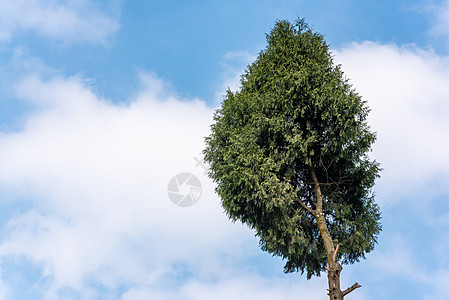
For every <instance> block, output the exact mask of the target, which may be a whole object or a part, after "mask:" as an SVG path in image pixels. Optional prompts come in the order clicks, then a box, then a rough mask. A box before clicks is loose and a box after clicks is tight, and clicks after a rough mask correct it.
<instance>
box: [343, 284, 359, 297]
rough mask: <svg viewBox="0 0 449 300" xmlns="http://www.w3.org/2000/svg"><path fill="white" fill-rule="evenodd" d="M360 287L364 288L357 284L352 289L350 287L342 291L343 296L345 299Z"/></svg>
mask: <svg viewBox="0 0 449 300" xmlns="http://www.w3.org/2000/svg"><path fill="white" fill-rule="evenodd" d="M359 287H362V286H361V285H360V284H358V283H357V282H356V283H354V284H353V285H352V286H351V287H349V288H347V289H346V290H344V291H342V292H341V294H342V295H343V297H344V296H346V295H347V294H349V293H350V292H352V291H353V290H355V289H356V288H359Z"/></svg>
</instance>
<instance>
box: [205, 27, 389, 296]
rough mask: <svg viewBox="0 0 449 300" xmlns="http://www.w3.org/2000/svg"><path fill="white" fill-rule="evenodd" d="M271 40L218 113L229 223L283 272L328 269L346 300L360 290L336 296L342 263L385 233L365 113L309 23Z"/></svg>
mask: <svg viewBox="0 0 449 300" xmlns="http://www.w3.org/2000/svg"><path fill="white" fill-rule="evenodd" d="M266 39H267V46H266V48H265V49H264V50H263V51H261V52H260V54H259V55H258V57H257V59H256V61H255V62H254V63H252V64H251V65H249V66H248V68H247V70H246V72H245V73H244V75H243V76H242V79H241V89H240V90H239V91H237V92H231V91H229V90H228V91H227V94H226V95H225V97H224V100H223V102H222V107H221V108H220V109H218V110H217V111H216V113H215V116H214V124H213V125H212V126H211V134H210V136H208V137H207V138H206V144H207V146H206V149H205V150H204V154H205V161H206V162H207V163H208V164H209V165H210V171H209V176H210V177H211V178H212V179H213V180H214V181H215V182H216V185H217V186H216V191H217V193H218V194H219V196H220V197H221V201H222V206H223V207H224V209H225V211H226V213H227V215H228V217H229V218H230V219H232V220H233V221H236V220H240V221H241V222H242V223H244V224H246V225H248V226H249V227H250V228H252V229H255V230H256V235H257V236H258V237H259V238H260V246H261V248H262V249H263V250H265V251H268V252H270V253H272V254H273V255H276V256H280V257H282V258H283V259H284V260H286V264H285V267H284V271H285V272H294V271H301V272H302V273H304V272H305V273H306V274H307V279H310V278H311V277H312V276H313V275H316V276H319V275H320V273H321V272H323V271H324V270H327V273H328V281H329V296H330V299H331V300H340V299H343V297H344V296H346V295H347V294H348V293H350V292H351V291H353V290H354V289H356V288H358V287H360V285H359V284H358V283H355V284H354V285H353V286H352V287H350V288H348V289H346V290H344V291H341V290H340V272H341V270H342V266H341V264H340V263H342V264H349V263H354V262H356V261H359V259H360V258H365V254H366V253H368V252H370V251H371V250H373V248H374V245H375V244H376V243H377V237H378V234H379V233H380V231H381V225H380V210H379V208H378V206H377V204H376V203H375V202H374V194H373V192H372V187H373V185H374V181H375V179H376V178H377V177H378V173H379V171H380V169H379V165H378V163H377V162H376V161H374V160H370V158H369V157H368V153H369V151H370V149H371V145H372V143H373V142H374V141H375V138H376V136H375V133H373V132H370V128H369V126H368V125H367V122H366V117H367V114H368V112H369V109H368V108H367V107H366V103H365V101H362V99H361V97H360V96H359V95H358V94H357V93H356V92H355V90H354V89H353V88H352V86H351V85H350V84H349V83H348V79H346V77H345V76H344V74H343V72H342V71H341V69H340V66H338V65H335V64H334V63H333V59H332V55H331V53H330V50H329V47H328V45H327V44H326V42H325V40H324V37H323V36H322V35H321V34H319V33H315V32H313V31H312V30H311V29H310V28H309V26H308V25H307V24H306V22H305V21H304V20H303V19H300V20H297V21H296V22H294V23H290V22H288V21H277V22H276V24H275V26H274V28H273V29H272V31H271V32H270V33H269V34H267V37H266Z"/></svg>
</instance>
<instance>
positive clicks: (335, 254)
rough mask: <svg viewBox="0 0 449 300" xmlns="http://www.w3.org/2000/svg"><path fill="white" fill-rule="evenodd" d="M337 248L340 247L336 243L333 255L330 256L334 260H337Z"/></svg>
mask: <svg viewBox="0 0 449 300" xmlns="http://www.w3.org/2000/svg"><path fill="white" fill-rule="evenodd" d="M338 249H340V244H337V248H336V249H335V252H334V256H332V259H333V260H334V262H335V261H337V254H338Z"/></svg>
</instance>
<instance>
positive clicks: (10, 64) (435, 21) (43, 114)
mask: <svg viewBox="0 0 449 300" xmlns="http://www.w3.org/2000/svg"><path fill="white" fill-rule="evenodd" d="M298 17H300V18H305V19H306V21H307V22H308V23H309V25H310V26H311V27H312V28H313V29H314V30H315V31H317V32H320V33H322V34H323V35H324V36H325V38H326V40H327V42H328V43H329V45H330V48H331V51H332V53H333V55H334V61H335V63H336V64H341V66H342V69H343V71H344V72H345V75H346V76H347V77H348V78H349V79H350V82H351V83H352V85H353V87H354V88H355V89H356V91H357V92H358V93H359V94H360V95H361V96H362V98H363V99H364V100H366V101H367V105H368V106H369V107H370V108H371V113H370V115H369V118H368V122H369V124H370V126H371V128H372V130H373V131H376V132H377V142H376V143H375V145H374V146H373V151H372V153H371V154H370V155H371V156H372V157H373V158H375V159H376V160H377V161H379V162H380V164H381V167H382V169H383V170H382V172H381V178H380V179H378V180H377V182H376V186H375V188H374V191H375V193H376V201H377V203H378V204H379V205H380V207H381V210H382V226H383V231H382V233H381V235H380V237H379V241H378V245H377V246H376V248H375V249H374V251H372V252H371V253H369V254H368V255H367V257H366V260H362V261H360V262H358V263H355V264H353V265H345V266H344V269H343V272H342V288H346V287H349V286H351V285H352V284H353V283H355V282H358V283H360V284H361V285H362V288H360V289H357V290H355V291H354V292H352V293H351V294H350V295H348V296H347V298H348V299H353V300H362V299H366V300H369V299H381V300H382V299H404V298H405V299H423V300H424V299H433V300H439V299H441V300H442V299H448V298H449V290H448V289H447V286H448V285H449V259H448V256H447V253H448V252H449V233H448V232H449V230H448V229H449V185H448V184H447V181H448V180H449V156H448V155H447V149H448V148H449V138H448V132H449V118H448V117H447V116H448V115H449V89H448V86H449V1H448V0H444V1H437V0H408V1H405V0H397V1H389V0H377V1H371V0H369V1H355V0H342V1H332V0H318V1H305V0H296V1H290V0H277V1H274V0H259V1H255V0H248V1H246V0H238V1H237V0H229V1H212V0H211V1H197V0H192V1H179V0H178V1H176V0H165V1H156V0H148V1H143V0H135V1H123V0H111V1H98V0H73V1H72V0H65V1H62V0H1V1H0V106H1V109H0V299H31V300H34V299H67V300H68V299H121V300H141V299H142V300H143V299H156V300H158V299H163V300H165V299H168V300H170V299H186V300H197V299H198V300H202V299H235V300H237V299H260V300H264V299H286V300H288V299H295V300H297V299H318V300H320V299H322V300H324V299H327V295H326V288H327V279H326V274H322V276H321V277H317V278H313V279H311V280H306V278H305V276H301V274H300V273H290V274H284V273H283V261H282V259H281V258H279V257H272V256H271V255H270V254H268V253H266V252H263V251H262V250H261V249H260V248H259V246H258V240H257V238H256V237H255V236H254V232H252V231H251V230H250V229H249V228H247V227H245V226H244V225H242V224H240V223H238V222H236V223H233V222H231V221H230V220H229V219H228V218H227V216H226V214H225V213H224V211H223V209H222V208H221V206H220V199H219V197H218V196H217V195H216V194H215V192H214V183H213V182H212V181H211V180H210V179H209V178H208V177H207V176H206V175H205V173H206V171H207V166H204V165H203V164H202V163H201V160H202V154H201V151H202V149H203V148H204V146H205V144H204V137H206V136H207V135H209V126H210V125H211V124H212V121H213V114H214V111H215V110H216V109H217V108H219V107H220V103H221V100H222V99H223V95H224V93H225V91H226V89H227V88H230V89H231V90H233V91H237V90H238V88H239V79H240V75H241V74H242V73H243V72H244V70H245V68H246V66H247V65H248V64H250V63H251V62H252V61H254V59H255V58H256V57H257V54H258V53H259V52H260V51H261V50H262V49H263V48H264V47H265V45H266V41H265V35H266V34H267V33H268V32H269V31H270V29H271V28H273V26H274V23H275V22H276V20H280V19H287V20H290V21H294V20H295V19H297V18H298ZM186 174H187V175H186ZM186 176H187V177H186ZM187 178H189V180H190V179H191V178H195V179H196V180H193V181H185V180H187ZM184 181H185V182H187V183H188V182H190V183H191V184H190V185H189V184H187V183H185V184H182V183H183V182H184ZM177 186H179V190H176V187H177ZM190 187H194V188H196V190H195V191H196V193H195V195H194V196H192V199H187V200H189V201H190V200H193V201H191V203H190V204H192V205H190V206H188V207H182V205H181V206H180V198H179V196H181V197H183V196H184V195H188V194H189V193H190V191H191V190H189V189H188V188H190ZM173 189H174V190H173ZM189 195H190V194H189ZM183 199H184V198H183ZM184 200H185V199H184ZM184 203H187V202H184Z"/></svg>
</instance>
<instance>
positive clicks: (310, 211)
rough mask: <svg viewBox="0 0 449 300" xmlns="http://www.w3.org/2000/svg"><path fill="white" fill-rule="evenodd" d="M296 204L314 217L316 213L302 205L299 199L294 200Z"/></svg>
mask: <svg viewBox="0 0 449 300" xmlns="http://www.w3.org/2000/svg"><path fill="white" fill-rule="evenodd" d="M295 201H296V202H298V203H299V205H301V207H302V208H304V209H305V210H306V211H308V212H309V213H311V214H312V215H313V216H315V214H316V211H315V210H313V209H311V208H310V207H308V206H307V205H305V204H304V202H302V201H301V200H300V199H295Z"/></svg>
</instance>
